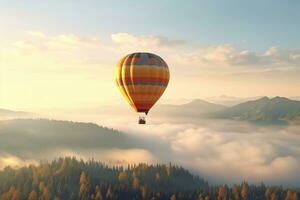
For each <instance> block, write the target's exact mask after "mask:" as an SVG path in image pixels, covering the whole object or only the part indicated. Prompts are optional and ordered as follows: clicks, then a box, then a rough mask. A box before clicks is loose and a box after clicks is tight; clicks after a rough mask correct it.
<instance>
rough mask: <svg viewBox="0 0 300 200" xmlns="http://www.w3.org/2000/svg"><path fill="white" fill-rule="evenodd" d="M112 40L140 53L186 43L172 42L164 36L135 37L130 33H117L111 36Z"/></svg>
mask: <svg viewBox="0 0 300 200" xmlns="http://www.w3.org/2000/svg"><path fill="white" fill-rule="evenodd" d="M111 39H112V41H113V43H115V44H117V45H119V46H121V47H123V48H127V49H136V50H140V51H149V50H153V51H157V50H161V49H170V48H174V47H177V46H180V45H182V44H184V43H185V42H184V41H183V40H172V39H169V38H167V37H162V36H153V35H133V34H130V33H115V34H112V35H111Z"/></svg>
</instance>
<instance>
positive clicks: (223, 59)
mask: <svg viewBox="0 0 300 200" xmlns="http://www.w3.org/2000/svg"><path fill="white" fill-rule="evenodd" d="M176 58H177V60H178V61H179V62H183V63H187V62H192V63H194V64H198V65H207V64H213V65H223V66H224V65H228V66H231V65H233V66H250V67H251V66H265V67H285V66H299V65H300V49H281V48H277V47H271V48H269V49H267V50H266V51H265V52H262V53H261V52H255V51H250V50H240V49H238V48H237V47H236V46H234V45H232V44H224V45H215V46H208V47H203V48H198V49H196V50H194V51H192V52H190V53H187V54H185V55H181V56H180V55H177V57H176Z"/></svg>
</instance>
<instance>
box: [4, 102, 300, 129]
mask: <svg viewBox="0 0 300 200" xmlns="http://www.w3.org/2000/svg"><path fill="white" fill-rule="evenodd" d="M104 108H106V109H104V110H103V109H102V111H101V113H115V114H118V113H120V110H122V109H112V108H110V107H104ZM96 111H97V110H95V112H96ZM150 115H151V116H153V117H167V118H189V117H190V118H193V119H194V118H196V119H197V118H209V119H226V120H243V121H249V122H254V123H258V124H290V123H293V124H294V123H296V124H300V101H297V100H291V99H288V98H285V97H274V98H269V97H261V98H259V99H256V100H250V101H246V102H243V103H240V104H238V105H234V106H224V105H221V104H215V103H210V102H208V101H203V100H200V99H196V100H193V101H191V102H189V103H186V104H181V105H172V104H160V105H157V106H155V107H154V108H153V109H152V110H151V112H150ZM0 117H1V118H2V119H5V118H14V117H15V118H16V117H22V118H23V117H30V113H25V112H15V111H11V110H5V109H0Z"/></svg>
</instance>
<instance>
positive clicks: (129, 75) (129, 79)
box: [116, 52, 170, 124]
mask: <svg viewBox="0 0 300 200" xmlns="http://www.w3.org/2000/svg"><path fill="white" fill-rule="evenodd" d="M169 77H170V73H169V68H168V65H167V63H166V62H165V61H164V60H163V59H162V58H161V57H159V56H158V55H155V54H152V53H140V52H138V53H132V54H129V55H127V56H125V57H123V58H122V59H121V60H120V61H119V63H118V64H117V67H116V82H117V86H118V88H119V90H120V92H121V93H122V95H123V96H124V97H125V99H126V100H127V101H128V103H129V104H130V105H131V107H132V108H133V109H134V110H135V111H136V112H138V113H145V114H146V115H147V114H148V112H149V110H150V109H151V108H152V106H153V105H154V104H155V103H156V102H157V100H158V99H159V98H160V97H161V95H162V94H163V93H164V91H165V89H166V88H167V86H168V83H169ZM145 123H146V121H145V117H141V116H140V117H139V124H145Z"/></svg>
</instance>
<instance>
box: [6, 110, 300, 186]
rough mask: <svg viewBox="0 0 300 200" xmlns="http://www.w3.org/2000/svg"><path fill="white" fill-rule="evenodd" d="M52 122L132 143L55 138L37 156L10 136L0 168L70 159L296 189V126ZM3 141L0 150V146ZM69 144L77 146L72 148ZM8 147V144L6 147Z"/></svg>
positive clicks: (89, 118) (299, 142)
mask: <svg viewBox="0 0 300 200" xmlns="http://www.w3.org/2000/svg"><path fill="white" fill-rule="evenodd" d="M48 117H49V116H48ZM51 117H52V118H55V119H67V120H74V121H85V122H94V123H97V124H99V125H103V126H107V127H110V128H114V129H118V130H121V131H123V132H124V133H126V134H127V136H128V137H127V139H128V138H129V139H130V138H131V139H132V141H133V142H132V144H130V142H129V143H128V142H126V141H124V142H126V144H127V146H126V147H125V148H124V147H122V148H119V145H112V147H111V148H109V147H105V148H103V147H102V146H101V145H99V146H97V145H94V146H93V147H92V148H86V145H81V143H80V142H78V141H81V140H82V139H81V137H83V136H78V134H75V135H72V134H64V133H56V134H55V137H56V141H57V143H58V144H59V148H57V145H55V146H53V147H51V145H44V146H43V145H41V149H40V150H39V151H37V150H36V149H34V150H33V149H32V150H30V143H31V142H34V141H29V140H28V139H26V136H25V135H24V137H23V138H22V135H20V134H19V135H18V137H17V138H13V135H11V136H9V137H11V140H8V139H6V140H5V143H6V144H5V145H6V146H9V145H11V146H12V147H14V148H13V149H14V150H13V151H11V150H9V149H10V148H7V150H6V149H2V150H1V153H0V164H1V165H0V167H4V165H7V164H11V165H23V164H28V163H35V162H36V161H38V160H41V159H53V158H56V157H58V156H66V155H70V156H73V155H74V156H77V157H80V158H83V159H89V158H93V157H94V158H95V159H99V160H104V161H107V162H110V163H117V164H120V163H121V164H126V163H130V162H148V163H156V162H172V163H175V164H179V165H182V166H183V167H185V168H188V169H190V170H191V171H193V172H195V173H197V174H199V175H200V176H202V177H204V178H206V179H207V180H208V181H210V182H211V183H228V184H230V183H234V182H241V181H243V180H247V181H248V182H251V183H260V182H262V181H263V182H265V183H267V184H278V185H279V184H280V185H286V186H300V126H256V125H253V124H249V123H244V122H234V121H219V120H205V119H175V118H173V119H166V118H160V117H157V116H151V114H150V116H149V117H148V124H147V125H138V124H137V115H134V114H127V113H123V114H118V115H115V114H114V115H103V114H97V115H96V114H95V115H88V114H78V113H76V114H75V113H65V114H64V115H61V114H58V113H56V114H53V115H51ZM82 134H84V133H82ZM1 135H3V133H0V137H1ZM5 137H8V136H7V135H6V136H5ZM36 137H38V138H39V141H41V142H45V143H47V140H48V139H47V138H49V136H47V135H46V134H45V133H40V134H38V135H37V136H36ZM95 139H97V138H95ZM66 140H68V141H71V142H66ZM2 141H4V140H0V146H3V145H4V144H2ZM72 141H77V142H75V143H73V144H72ZM9 142H11V144H7V143H9ZM102 142H103V141H102ZM70 143H71V144H70ZM136 143H139V144H136ZM130 145H132V146H130ZM19 146H28V148H27V150H26V151H27V152H26V154H24V152H18V147H19ZM21 149H22V148H20V151H22V150H21ZM24 155H26V156H24Z"/></svg>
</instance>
